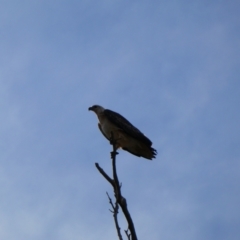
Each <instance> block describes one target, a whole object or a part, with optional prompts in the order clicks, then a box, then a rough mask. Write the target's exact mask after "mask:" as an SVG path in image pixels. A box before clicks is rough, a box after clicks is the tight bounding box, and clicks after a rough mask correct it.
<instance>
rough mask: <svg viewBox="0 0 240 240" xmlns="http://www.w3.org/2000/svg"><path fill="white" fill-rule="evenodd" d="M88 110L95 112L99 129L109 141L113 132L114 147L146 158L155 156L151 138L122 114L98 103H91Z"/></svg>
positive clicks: (155, 151)
mask: <svg viewBox="0 0 240 240" xmlns="http://www.w3.org/2000/svg"><path fill="white" fill-rule="evenodd" d="M88 110H89V111H93V112H94V113H96V115H97V117H98V120H99V123H98V127H99V130H100V131H101V133H102V134H103V135H104V136H105V137H106V138H107V139H108V140H109V141H110V139H111V137H112V134H113V137H114V140H115V142H116V146H115V147H116V149H119V148H122V149H123V150H125V151H128V152H129V153H131V154H133V155H135V156H138V157H143V158H146V159H148V160H152V159H153V158H155V157H156V155H157V150H156V149H154V148H152V147H151V146H152V142H151V140H149V138H147V137H146V136H145V135H144V134H143V133H142V132H141V131H140V130H139V129H137V128H136V127H134V126H133V125H132V124H131V123H130V122H129V121H128V120H127V119H126V118H124V117H123V116H122V115H120V114H119V113H117V112H114V111H112V110H109V109H105V108H103V107H102V106H100V105H93V106H92V107H89V108H88Z"/></svg>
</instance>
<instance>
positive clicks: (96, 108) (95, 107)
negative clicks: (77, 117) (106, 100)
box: [88, 105, 105, 115]
mask: <svg viewBox="0 0 240 240" xmlns="http://www.w3.org/2000/svg"><path fill="white" fill-rule="evenodd" d="M88 110H89V111H93V112H95V113H96V114H97V115H98V114H99V113H102V112H103V111H104V110H105V109H104V108H103V107H101V106H99V105H93V106H92V107H89V108H88Z"/></svg>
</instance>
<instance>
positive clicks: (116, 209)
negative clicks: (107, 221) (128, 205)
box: [107, 193, 123, 240]
mask: <svg viewBox="0 0 240 240" xmlns="http://www.w3.org/2000/svg"><path fill="white" fill-rule="evenodd" d="M107 196H108V199H109V203H110V204H111V206H112V209H113V211H111V212H112V213H113V218H114V222H115V227H116V229H117V233H118V238H119V240H123V238H122V234H121V228H120V227H119V224H118V218H117V215H118V203H117V201H116V203H115V205H114V204H113V202H112V199H111V198H110V196H109V195H108V193H107Z"/></svg>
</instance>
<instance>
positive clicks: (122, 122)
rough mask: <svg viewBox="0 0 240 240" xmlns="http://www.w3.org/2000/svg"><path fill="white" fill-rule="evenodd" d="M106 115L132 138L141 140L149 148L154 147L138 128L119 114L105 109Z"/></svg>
mask: <svg viewBox="0 0 240 240" xmlns="http://www.w3.org/2000/svg"><path fill="white" fill-rule="evenodd" d="M104 114H105V116H106V117H107V118H108V119H109V121H110V122H112V123H113V124H115V125H116V126H117V127H119V128H120V129H121V130H122V131H124V132H125V133H127V134H128V135H130V136H131V137H133V138H136V139H139V140H140V141H142V142H144V143H145V144H147V145H149V146H151V145H152V142H151V141H150V140H149V139H148V138H147V137H146V136H145V135H144V134H143V133H142V132H140V131H139V130H138V129H137V128H136V127H134V126H133V125H132V124H131V123H130V122H129V121H128V120H127V119H126V118H124V117H123V116H122V115H120V114H119V113H116V112H114V111H111V110H109V109H105V110H104Z"/></svg>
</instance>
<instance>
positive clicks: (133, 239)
mask: <svg viewBox="0 0 240 240" xmlns="http://www.w3.org/2000/svg"><path fill="white" fill-rule="evenodd" d="M110 144H111V145H112V146H113V151H112V152H111V159H112V171H113V178H111V177H109V176H108V175H107V174H106V172H105V171H104V170H103V169H102V168H101V167H100V166H99V164H98V163H95V166H96V168H97V169H98V171H99V172H100V173H101V174H102V175H103V177H104V178H105V179H106V180H107V181H108V182H109V183H110V184H111V185H112V187H113V190H114V195H115V199H116V205H119V206H120V207H121V209H122V212H123V214H124V216H125V218H126V220H127V223H128V230H129V231H130V233H128V230H125V233H126V235H127V237H128V240H137V235H136V231H135V227H134V224H133V221H132V218H131V215H130V213H129V211H128V208H127V201H126V199H125V198H124V197H123V196H122V193H121V185H120V184H119V180H118V176H117V168H116V155H117V154H118V152H117V148H116V140H115V139H114V136H113V133H111V140H110ZM109 201H110V200H109ZM110 204H111V205H112V203H111V202H110ZM116 205H115V207H116ZM112 207H113V209H115V208H114V205H112ZM113 211H114V210H113ZM115 217H116V218H117V212H116V215H115V216H114V219H115ZM117 223H118V222H117ZM115 225H116V220H115ZM116 228H117V232H118V237H119V240H122V238H121V233H120V227H119V226H118V225H116ZM119 233H120V235H119Z"/></svg>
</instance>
